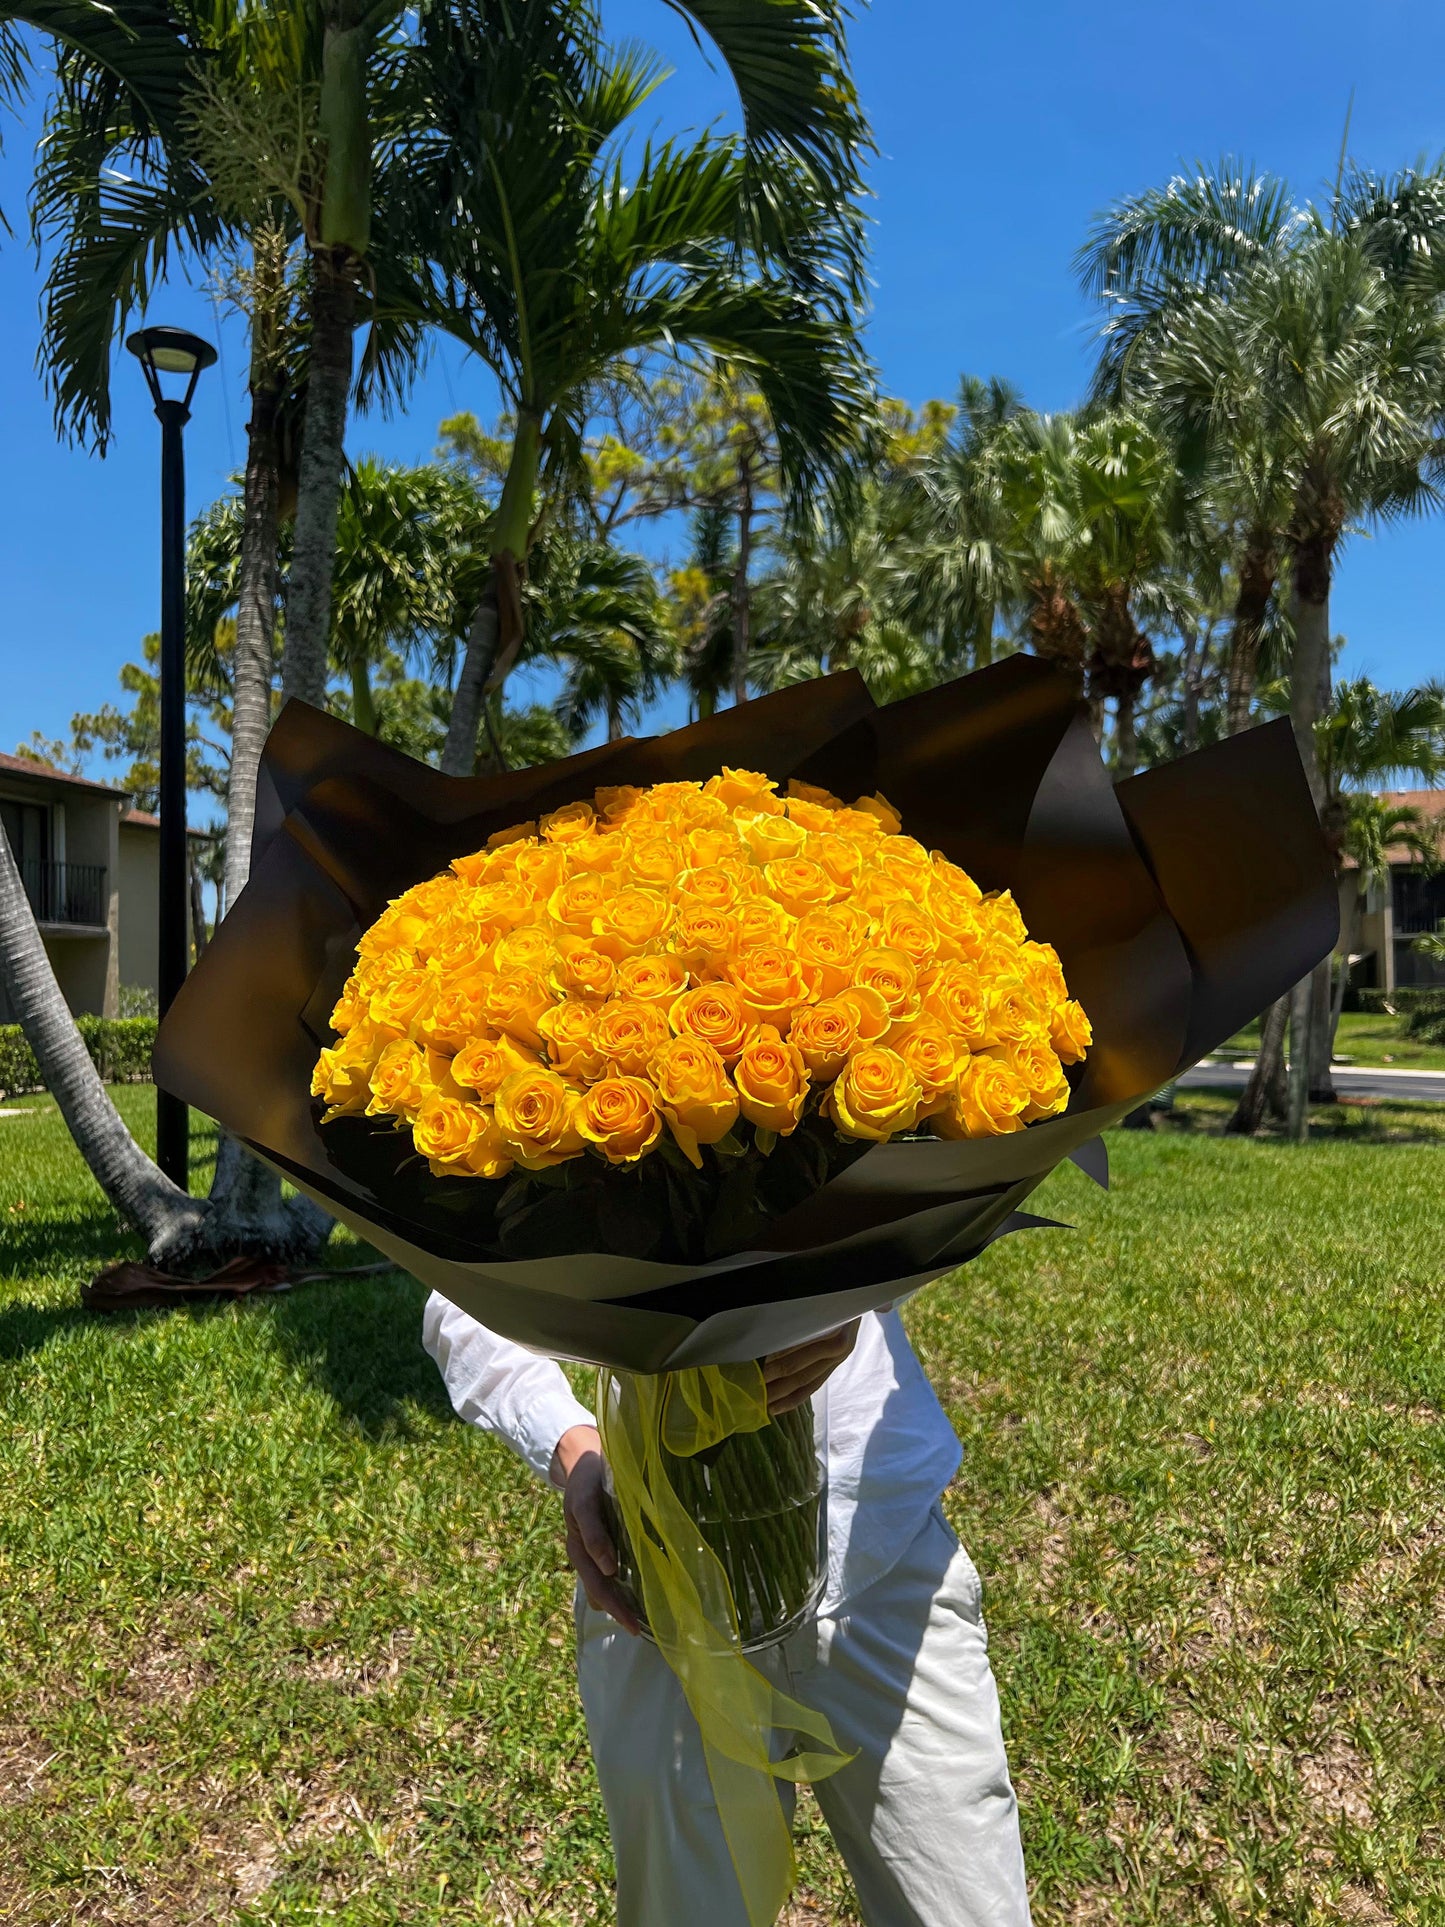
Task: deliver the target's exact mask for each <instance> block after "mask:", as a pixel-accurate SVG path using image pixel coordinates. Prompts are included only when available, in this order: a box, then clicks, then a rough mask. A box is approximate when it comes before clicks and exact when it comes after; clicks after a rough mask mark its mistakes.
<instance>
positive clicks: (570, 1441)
mask: <svg viewBox="0 0 1445 1927" xmlns="http://www.w3.org/2000/svg"><path fill="white" fill-rule="evenodd" d="M552 1470H553V1475H554V1477H556V1478H557V1479H558V1480H559V1482H560V1484H561V1486H562V1516H563V1518H564V1519H565V1520H566V1522H567V1557H568V1559H569V1560H570V1561H571V1564H572V1569H573V1571H574V1572H575V1573H576V1574H577V1577H578V1578H579V1579H580V1580H581V1581H582V1590H583V1592H584V1593H585V1594H586V1595H587V1603H588V1605H589V1606H592V1607H595V1608H596V1610H597V1611H598V1612H600V1613H610V1614H611V1616H612V1617H613V1618H614V1619H615V1620H616V1621H617V1623H618V1625H619V1626H621V1627H622V1629H623V1630H624V1631H625V1632H629V1633H633V1634H636V1633H639V1632H641V1630H642V1627H641V1625H640V1624H639V1622H638V1618H637V1614H636V1612H635V1611H634V1610H633V1608H632V1606H631V1604H630V1603H629V1601H628V1598H627V1595H626V1594H625V1593H624V1592H623V1590H622V1587H621V1585H620V1584H619V1583H618V1580H617V1548H616V1547H615V1546H614V1545H613V1543H612V1534H611V1532H610V1530H609V1529H608V1524H607V1513H606V1509H605V1506H604V1495H605V1493H606V1466H605V1464H604V1462H603V1458H602V1440H601V1437H600V1436H599V1434H598V1431H597V1428H596V1426H595V1425H574V1426H572V1427H570V1429H569V1430H567V1431H566V1432H564V1433H563V1434H562V1436H561V1438H560V1439H559V1440H558V1441H557V1450H556V1452H555V1453H554V1454H553V1457H552Z"/></svg>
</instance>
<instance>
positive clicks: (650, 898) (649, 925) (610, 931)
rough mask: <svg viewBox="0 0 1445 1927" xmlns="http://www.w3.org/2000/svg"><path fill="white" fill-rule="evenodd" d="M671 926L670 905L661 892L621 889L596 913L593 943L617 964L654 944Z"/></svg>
mask: <svg viewBox="0 0 1445 1927" xmlns="http://www.w3.org/2000/svg"><path fill="white" fill-rule="evenodd" d="M671 922H672V904H671V902H670V900H669V899H668V898H667V897H665V896H663V895H662V893H661V892H660V891H658V890H635V889H622V890H619V891H618V892H617V893H616V895H615V896H611V897H609V898H608V899H607V901H606V903H604V904H603V906H602V908H601V910H600V911H599V912H598V915H597V918H596V920H595V922H594V925H593V929H594V932H595V937H594V941H595V942H596V945H597V948H598V949H599V950H605V951H607V953H608V954H609V956H613V957H616V958H617V959H618V960H619V961H620V960H621V959H622V958H623V957H635V956H637V955H638V954H639V953H640V952H642V951H644V950H646V949H648V948H649V946H651V945H652V944H655V943H657V942H658V941H659V940H660V939H661V937H662V935H663V933H664V932H665V931H666V929H667V926H668V925H669V924H670V923H671Z"/></svg>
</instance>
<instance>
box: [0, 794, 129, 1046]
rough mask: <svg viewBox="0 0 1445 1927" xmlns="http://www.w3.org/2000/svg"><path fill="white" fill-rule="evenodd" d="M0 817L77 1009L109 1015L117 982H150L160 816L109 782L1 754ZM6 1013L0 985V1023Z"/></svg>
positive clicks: (47, 943)
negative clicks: (135, 805) (149, 813)
mask: <svg viewBox="0 0 1445 1927" xmlns="http://www.w3.org/2000/svg"><path fill="white" fill-rule="evenodd" d="M0 821H3V823H4V826H5V834H6V836H7V838H8V839H9V842H10V848H11V851H12V852H13V853H14V856H15V860H16V862H17V863H18V864H19V866H20V876H21V880H22V881H23V883H24V885H25V894H26V896H27V897H29V899H30V904H31V908H32V909H33V910H34V912H35V920H36V922H37V923H38V924H39V926H40V934H41V936H42V937H43V938H44V940H45V948H46V952H47V954H48V955H49V957H50V961H51V964H52V965H53V966H54V969H55V975H56V978H57V980H58V982H59V984H60V988H61V990H62V991H63V992H64V994H65V1000H66V1002H67V1003H68V1004H69V1006H70V1008H71V1010H72V1011H73V1012H74V1013H75V1015H76V1016H81V1015H83V1014H84V1013H86V1012H95V1013H97V1014H98V1015H100V1016H103V1017H114V1016H115V1015H116V1014H117V1013H118V1011H119V1008H120V987H121V985H122V984H127V985H130V984H135V985H139V986H141V987H143V988H144V989H147V990H150V991H155V989H156V988H157V984H158V976H157V967H156V966H157V951H158V933H157V919H158V915H159V908H160V824H159V822H158V820H157V819H156V818H155V817H154V816H147V815H145V814H144V812H142V811H140V810H136V809H132V808H131V801H130V797H129V795H128V794H127V793H126V792H125V791H124V790H118V789H114V788H112V787H111V786H110V785H109V784H107V783H93V782H91V780H90V779H89V778H88V777H84V776H67V775H65V774H64V773H63V772H61V771H59V770H52V769H43V768H41V767H40V766H39V765H38V764H35V763H31V762H27V761H26V760H25V759H24V758H23V757H19V756H0ZM10 1020H11V1012H10V1010H9V1008H8V1006H7V1004H6V999H5V992H4V989H3V987H0V1023H8V1022H9V1021H10Z"/></svg>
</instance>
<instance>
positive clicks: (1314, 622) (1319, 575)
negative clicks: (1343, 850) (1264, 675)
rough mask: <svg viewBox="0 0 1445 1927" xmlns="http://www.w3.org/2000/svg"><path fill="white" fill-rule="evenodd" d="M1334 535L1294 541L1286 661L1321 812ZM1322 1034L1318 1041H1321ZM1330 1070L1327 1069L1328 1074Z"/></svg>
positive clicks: (1299, 1009) (1299, 1081)
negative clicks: (1319, 739) (1321, 724)
mask: <svg viewBox="0 0 1445 1927" xmlns="http://www.w3.org/2000/svg"><path fill="white" fill-rule="evenodd" d="M1333 551H1334V538H1333V537H1332V536H1330V535H1329V534H1328V533H1323V534H1316V535H1312V536H1309V537H1307V538H1305V539H1303V540H1301V541H1297V542H1296V543H1295V544H1294V545H1293V555H1292V560H1293V563H1294V568H1293V591H1292V614H1293V617H1294V635H1295V641H1294V655H1293V657H1292V659H1291V662H1290V693H1289V713H1290V722H1291V724H1292V725H1293V728H1294V739H1295V748H1296V749H1297V750H1298V751H1299V757H1300V761H1301V763H1302V764H1303V765H1304V772H1305V777H1306V779H1307V781H1308V783H1309V786H1310V794H1311V795H1312V796H1313V797H1314V800H1315V808H1316V809H1317V810H1319V811H1320V813H1321V815H1323V813H1324V804H1325V789H1324V780H1323V777H1322V776H1321V773H1320V761H1319V754H1318V751H1317V749H1316V745H1315V724H1316V723H1317V722H1318V721H1319V719H1320V717H1321V715H1322V714H1323V713H1324V711H1325V709H1326V708H1327V706H1328V703H1329V685H1330V562H1331V556H1332V554H1333ZM1315 1007H1316V997H1315V991H1314V987H1313V982H1312V977H1310V978H1306V979H1305V980H1304V983H1303V985H1296V987H1295V992H1294V1000H1293V1003H1292V1004H1291V1007H1290V1067H1289V1076H1290V1106H1289V1125H1290V1136H1291V1137H1292V1138H1294V1139H1295V1140H1296V1141H1297V1142H1302V1141H1303V1139H1304V1138H1305V1137H1306V1136H1307V1134H1308V1132H1309V1096H1310V1089H1311V1086H1312V1085H1313V1083H1314V1079H1315V1076H1316V1073H1317V1070H1318V1063H1317V1050H1318V1046H1317V1045H1316V1044H1315V1043H1314V1042H1313V1040H1312V1031H1313V1025H1312V1021H1311V1019H1312V1013H1313V1011H1314V1009H1315ZM1323 1042H1324V1040H1323V1039H1321V1040H1320V1043H1321V1044H1323ZM1327 1074H1328V1072H1327V1070H1326V1075H1327Z"/></svg>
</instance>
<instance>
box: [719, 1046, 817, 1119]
mask: <svg viewBox="0 0 1445 1927" xmlns="http://www.w3.org/2000/svg"><path fill="white" fill-rule="evenodd" d="M733 1082H734V1083H735V1084H736V1085H737V1092H738V1104H739V1106H740V1107H741V1110H742V1114H743V1116H744V1117H745V1118H746V1119H747V1120H748V1122H749V1123H750V1124H755V1125H757V1127H758V1129H759V1130H763V1131H774V1132H776V1133H777V1135H778V1136H779V1137H787V1136H788V1135H789V1134H790V1133H791V1132H793V1131H795V1130H797V1128H798V1121H799V1119H800V1118H801V1117H802V1115H803V1106H804V1104H805V1103H806V1102H807V1097H808V1085H809V1082H810V1079H809V1075H808V1066H807V1065H806V1064H805V1063H804V1061H803V1053H802V1052H801V1051H800V1050H799V1049H798V1047H797V1046H796V1045H795V1044H792V1043H788V1042H786V1041H785V1040H784V1039H783V1038H781V1037H780V1036H779V1035H778V1033H777V1030H776V1029H775V1028H774V1026H773V1025H771V1024H764V1025H762V1027H761V1028H760V1029H759V1030H758V1032H757V1034H756V1035H755V1036H754V1037H753V1038H752V1039H751V1040H750V1041H749V1043H748V1045H747V1047H746V1049H745V1050H744V1051H743V1054H742V1056H741V1057H739V1059H738V1061H737V1066H736V1068H735V1069H734V1071H733Z"/></svg>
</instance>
